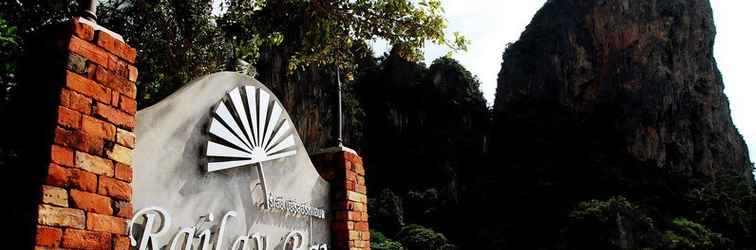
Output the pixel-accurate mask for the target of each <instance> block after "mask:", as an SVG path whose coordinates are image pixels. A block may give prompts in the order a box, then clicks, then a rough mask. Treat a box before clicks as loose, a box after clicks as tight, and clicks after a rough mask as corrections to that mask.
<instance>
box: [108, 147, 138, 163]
mask: <svg viewBox="0 0 756 250" xmlns="http://www.w3.org/2000/svg"><path fill="white" fill-rule="evenodd" d="M105 154H106V155H107V156H108V158H110V159H111V160H114V161H117V162H120V163H123V164H126V165H131V162H132V159H133V158H134V156H133V154H134V153H133V150H132V149H130V148H127V147H124V146H121V145H118V144H113V148H111V149H108V150H106V151H105Z"/></svg>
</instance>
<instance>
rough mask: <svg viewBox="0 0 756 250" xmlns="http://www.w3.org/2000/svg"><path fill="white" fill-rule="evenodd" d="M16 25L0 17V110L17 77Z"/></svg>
mask: <svg viewBox="0 0 756 250" xmlns="http://www.w3.org/2000/svg"><path fill="white" fill-rule="evenodd" d="M16 40H17V37H16V27H14V26H11V25H9V24H8V23H7V22H6V21H5V20H4V19H3V18H2V17H0V88H1V89H0V110H2V103H3V102H5V101H7V100H6V98H7V96H6V93H7V91H8V90H9V89H8V87H9V86H10V84H11V82H12V81H13V79H14V78H15V76H14V74H15V72H16V62H15V61H14V59H15V57H16V53H15V52H16V51H17V50H18V42H17V41H16Z"/></svg>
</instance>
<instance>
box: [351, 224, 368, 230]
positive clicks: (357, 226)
mask: <svg viewBox="0 0 756 250" xmlns="http://www.w3.org/2000/svg"><path fill="white" fill-rule="evenodd" d="M354 229H355V230H357V231H363V232H367V231H368V229H369V226H368V223H367V222H357V223H355V224H354Z"/></svg>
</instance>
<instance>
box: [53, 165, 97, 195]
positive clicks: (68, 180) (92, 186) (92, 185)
mask: <svg viewBox="0 0 756 250" xmlns="http://www.w3.org/2000/svg"><path fill="white" fill-rule="evenodd" d="M47 185H52V186H56V187H62V188H76V189H79V190H84V191H87V192H96V191H97V176H96V175H95V174H93V173H89V172H87V171H84V170H80V169H71V168H64V167H61V166H58V165H57V164H54V163H51V164H50V166H49V167H48V168H47Z"/></svg>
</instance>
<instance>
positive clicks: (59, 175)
mask: <svg viewBox="0 0 756 250" xmlns="http://www.w3.org/2000/svg"><path fill="white" fill-rule="evenodd" d="M70 178H71V171H69V170H68V169H67V168H64V167H61V166H58V164H55V163H50V165H49V166H48V167H47V181H46V182H45V183H47V185H53V186H56V187H65V186H66V185H68V179H70Z"/></svg>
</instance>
